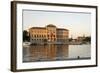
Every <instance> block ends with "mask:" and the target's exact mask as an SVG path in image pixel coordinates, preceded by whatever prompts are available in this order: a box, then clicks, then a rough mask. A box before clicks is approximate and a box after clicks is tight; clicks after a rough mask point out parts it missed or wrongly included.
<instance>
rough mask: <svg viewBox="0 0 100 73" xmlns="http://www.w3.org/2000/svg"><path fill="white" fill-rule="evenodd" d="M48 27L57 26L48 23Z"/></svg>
mask: <svg viewBox="0 0 100 73" xmlns="http://www.w3.org/2000/svg"><path fill="white" fill-rule="evenodd" d="M47 27H56V26H55V25H53V24H49V25H47Z"/></svg>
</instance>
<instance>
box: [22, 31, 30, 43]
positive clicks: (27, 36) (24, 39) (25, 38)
mask: <svg viewBox="0 0 100 73" xmlns="http://www.w3.org/2000/svg"><path fill="white" fill-rule="evenodd" d="M23 41H24V42H25V41H30V36H29V34H28V32H27V31H26V30H24V31H23Z"/></svg>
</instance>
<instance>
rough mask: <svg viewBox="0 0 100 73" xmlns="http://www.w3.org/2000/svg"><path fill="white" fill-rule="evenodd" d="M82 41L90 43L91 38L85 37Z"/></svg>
mask: <svg viewBox="0 0 100 73" xmlns="http://www.w3.org/2000/svg"><path fill="white" fill-rule="evenodd" d="M83 41H85V42H91V37H85V38H84V39H83Z"/></svg>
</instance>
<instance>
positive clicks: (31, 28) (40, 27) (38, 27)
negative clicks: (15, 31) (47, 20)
mask: <svg viewBox="0 0 100 73" xmlns="http://www.w3.org/2000/svg"><path fill="white" fill-rule="evenodd" d="M30 29H45V28H44V27H32V28H30Z"/></svg>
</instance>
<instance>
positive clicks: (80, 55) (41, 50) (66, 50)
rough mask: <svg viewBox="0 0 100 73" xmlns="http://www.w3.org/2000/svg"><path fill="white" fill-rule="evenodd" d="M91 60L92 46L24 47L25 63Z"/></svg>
mask: <svg viewBox="0 0 100 73" xmlns="http://www.w3.org/2000/svg"><path fill="white" fill-rule="evenodd" d="M90 58H91V45H33V46H24V47H23V62H35V61H52V60H79V59H90Z"/></svg>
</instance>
